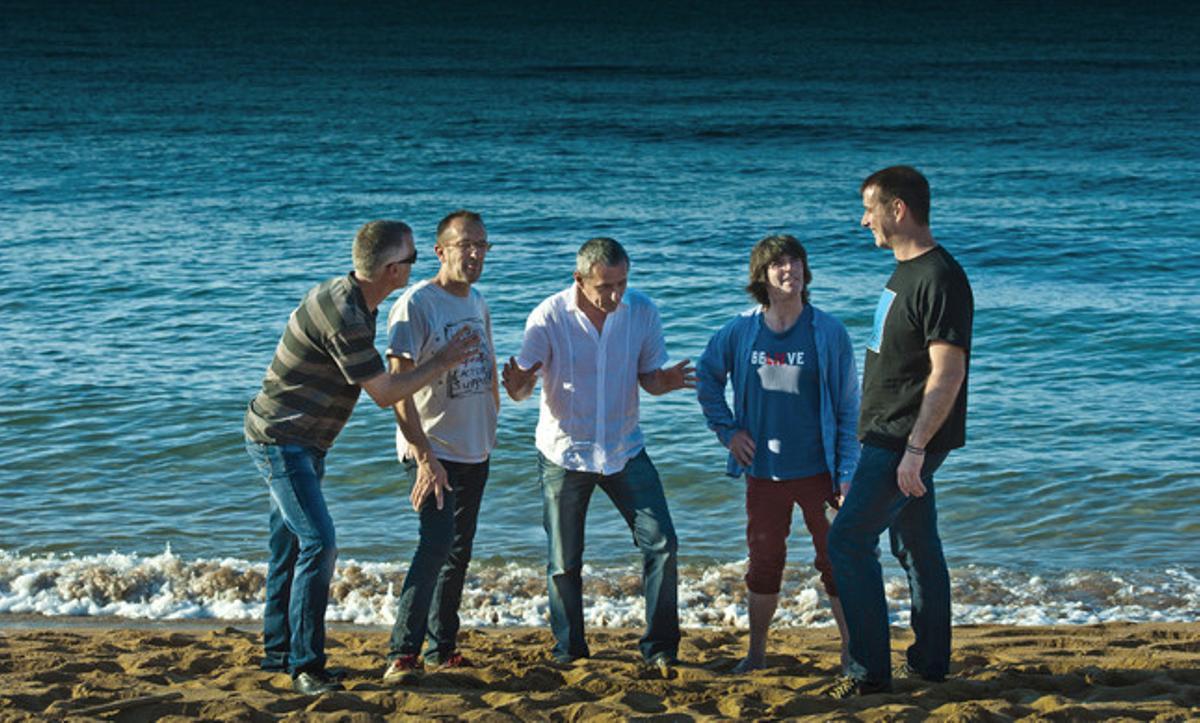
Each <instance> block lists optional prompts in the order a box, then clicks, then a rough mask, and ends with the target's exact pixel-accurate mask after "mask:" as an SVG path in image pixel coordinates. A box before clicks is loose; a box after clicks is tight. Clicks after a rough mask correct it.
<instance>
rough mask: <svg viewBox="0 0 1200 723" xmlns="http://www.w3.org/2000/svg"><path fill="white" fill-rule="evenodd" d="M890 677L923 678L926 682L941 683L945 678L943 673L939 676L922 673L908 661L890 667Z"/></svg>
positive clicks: (898, 678) (904, 678)
mask: <svg viewBox="0 0 1200 723" xmlns="http://www.w3.org/2000/svg"><path fill="white" fill-rule="evenodd" d="M892 677H893V678H895V679H896V680H923V681H925V682H926V683H941V682H943V681H945V680H946V676H944V675H943V676H941V677H936V676H927V675H924V674H922V673H920V672H919V671H918V670H917V669H916V668H914V667H912V666H911V665H909V664H908V663H901V664H899V665H897V666H896V667H895V668H892Z"/></svg>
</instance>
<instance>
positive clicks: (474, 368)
mask: <svg viewBox="0 0 1200 723" xmlns="http://www.w3.org/2000/svg"><path fill="white" fill-rule="evenodd" d="M464 327H466V328H469V329H471V330H472V331H474V332H475V333H476V334H477V335H478V336H479V347H478V349H479V351H478V352H476V353H475V354H474V355H473V356H471V357H470V358H468V359H467V360H466V361H464V362H463V363H462V364H459V365H458V366H456V367H454V368H453V369H451V370H450V371H449V372H448V373H447V374H446V393H447V395H448V396H449V397H450V398H451V399H457V398H459V397H469V396H471V395H473V394H491V392H492V374H494V373H495V370H494V369H493V368H492V362H491V359H492V353H491V349H490V348H488V337H487V329H486V328H485V327H484V325H483V319H480V318H479V317H471V318H470V319H461V320H459V321H453V322H450V323H448V324H446V325H445V326H443V327H442V343H445V342H446V341H447V340H449V339H451V338H453V336H454V335H455V334H457V333H458V332H459V330H460V329H462V328H464Z"/></svg>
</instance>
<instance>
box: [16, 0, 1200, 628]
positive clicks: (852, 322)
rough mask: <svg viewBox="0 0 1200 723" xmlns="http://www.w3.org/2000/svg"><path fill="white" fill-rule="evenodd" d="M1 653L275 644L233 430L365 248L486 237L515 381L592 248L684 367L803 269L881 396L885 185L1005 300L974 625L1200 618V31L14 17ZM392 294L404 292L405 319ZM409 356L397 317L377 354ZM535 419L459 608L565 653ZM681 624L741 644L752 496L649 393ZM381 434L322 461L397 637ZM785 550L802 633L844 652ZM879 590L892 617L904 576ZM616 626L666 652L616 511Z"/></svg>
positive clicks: (939, 11) (964, 606)
mask: <svg viewBox="0 0 1200 723" xmlns="http://www.w3.org/2000/svg"><path fill="white" fill-rule="evenodd" d="M0 13H2V15H0V108H2V109H3V110H2V112H0V280H2V281H0V344H2V349H3V352H2V354H0V500H2V502H0V510H2V511H3V517H4V524H3V525H0V625H3V619H4V617H5V616H8V617H10V618H11V617H12V616H13V615H15V614H22V613H28V614H43V615H50V616H68V615H73V616H100V615H118V616H128V617H148V618H226V619H251V618H254V617H257V616H258V615H259V614H260V612H259V606H260V605H261V596H262V590H261V583H262V574H263V570H264V561H265V559H266V529H267V511H268V499H267V494H266V492H265V488H264V486H263V485H262V483H261V481H260V480H259V479H258V477H257V476H256V473H255V470H254V468H253V466H252V464H251V462H250V460H249V459H248V458H247V456H246V454H245V452H244V450H243V446H242V414H243V410H244V408H245V405H246V403H247V402H248V400H249V399H250V398H251V397H252V396H253V395H254V393H255V392H256V390H257V389H258V386H259V384H260V382H261V379H262V376H263V373H264V371H265V369H266V367H267V364H268V363H269V362H270V360H271V355H272V352H273V350H274V347H275V344H276V342H277V341H278V338H279V335H280V334H281V332H282V330H283V327H284V324H285V322H286V319H287V316H288V314H289V312H290V311H291V310H292V309H293V308H294V307H295V305H296V304H297V303H298V301H299V300H300V298H301V297H302V296H303V295H304V293H305V292H306V291H307V290H308V289H309V288H310V287H311V286H313V285H315V284H317V283H319V282H320V281H322V280H324V279H326V278H329V277H332V276H336V275H340V274H343V273H345V272H347V271H348V270H349V269H350V253H349V249H350V242H351V239H352V237H353V234H354V232H355V230H356V229H357V228H358V227H359V226H360V225H361V224H362V223H364V222H365V221H368V220H371V219H375V218H395V219H402V220H405V221H407V222H408V223H410V224H411V225H412V226H413V227H414V228H415V229H416V237H417V245H418V248H419V250H420V253H421V260H420V261H419V262H418V263H417V265H416V267H415V269H414V272H413V274H414V276H413V278H414V280H416V279H420V278H425V277H428V276H432V275H433V274H434V273H435V272H436V265H435V262H433V261H431V259H433V254H432V245H433V235H434V233H433V232H434V226H435V225H436V223H437V221H438V219H439V218H441V217H442V216H443V215H444V214H446V213H447V212H449V211H451V210H454V209H457V208H469V209H472V210H475V211H478V212H480V213H482V214H483V216H484V219H485V221H486V223H487V226H488V230H489V234H490V237H491V240H492V242H493V243H494V244H495V245H494V248H493V249H492V251H491V252H490V253H489V254H488V257H487V266H486V269H485V271H484V275H483V278H482V279H481V282H480V285H479V288H480V290H481V291H482V292H483V293H484V295H485V296H486V298H487V299H488V302H489V304H490V306H491V309H492V314H493V320H494V326H495V341H496V346H497V351H498V355H499V356H500V358H501V359H507V357H508V356H509V355H510V354H515V353H516V352H517V350H518V348H519V344H520V339H521V333H522V329H523V325H524V321H525V318H526V315H527V314H528V313H529V311H530V310H531V309H532V308H533V307H534V306H535V305H536V304H537V303H538V302H539V301H540V300H541V299H543V298H544V297H546V296H548V295H550V294H552V293H554V292H556V291H558V290H560V289H562V288H565V287H566V286H567V285H568V284H570V283H571V277H570V274H571V270H572V265H573V259H574V253H575V251H576V249H577V248H578V247H579V245H580V244H581V243H582V242H583V241H584V240H586V239H588V238H590V237H592V236H598V235H605V236H612V237H614V238H617V239H618V240H620V241H621V242H622V243H623V244H624V245H625V246H626V248H627V249H628V250H629V252H630V254H631V256H632V259H633V263H632V268H631V277H630V283H631V285H632V286H634V287H636V288H638V289H641V290H642V291H644V292H646V293H647V294H649V295H650V296H651V297H652V298H653V299H654V300H655V301H656V302H657V304H658V306H659V309H660V311H661V314H662V318H663V321H664V324H665V330H666V337H667V346H668V350H669V352H670V354H671V357H672V361H676V360H681V359H684V358H691V359H693V360H695V359H696V358H697V356H698V355H699V353H700V352H701V351H702V350H703V348H704V345H705V343H706V342H707V340H708V338H709V336H710V335H711V334H712V333H713V332H714V331H715V330H716V329H717V328H718V327H719V326H720V325H721V324H722V323H723V322H724V321H725V320H727V319H728V318H730V317H731V316H732V315H734V314H736V313H738V312H739V311H741V310H743V309H745V308H748V307H749V306H750V304H751V300H750V298H749V297H748V296H747V295H746V294H745V292H744V291H743V290H742V288H743V286H744V285H745V282H746V272H747V265H748V257H749V250H750V248H751V246H752V245H753V244H754V242H755V241H757V240H758V239H760V238H761V237H763V236H765V235H767V234H769V233H779V232H783V233H790V234H793V235H795V236H797V237H798V238H799V239H801V240H802V241H803V243H804V244H805V246H806V248H807V250H808V253H809V257H810V261H811V264H812V268H813V275H814V280H813V284H812V301H813V303H814V304H816V305H817V306H819V307H821V308H823V309H825V310H826V311H829V312H831V313H833V314H835V315H836V316H838V317H839V318H840V319H842V320H843V322H844V323H845V324H846V326H847V328H848V329H849V331H850V335H851V337H852V339H853V341H854V344H855V347H856V348H857V349H858V350H859V356H858V363H859V366H860V369H861V364H862V360H863V354H864V353H865V348H866V343H867V338H868V335H869V333H870V324H871V318H872V313H873V311H874V308H875V304H876V302H877V300H878V298H879V294H880V291H881V289H882V287H883V284H884V282H885V281H886V280H887V277H888V276H889V274H890V273H891V269H892V267H893V265H894V260H893V258H892V257H891V255H890V253H888V252H887V251H883V250H880V249H877V248H875V247H874V245H873V243H872V240H871V236H870V234H869V233H868V232H867V231H865V230H863V229H861V228H859V226H858V221H859V218H860V216H861V212H862V208H861V204H860V199H859V196H858V193H857V190H858V184H859V183H860V181H861V180H862V179H863V178H864V177H865V176H866V175H867V174H869V173H870V172H872V171H874V170H877V169H878V168H881V167H883V166H887V165H892V164H895V163H908V164H911V165H915V166H917V167H918V168H920V169H922V170H923V171H924V172H925V173H926V175H927V176H928V177H929V178H930V181H931V184H932V187H933V213H932V219H931V221H932V228H933V232H934V235H935V236H936V238H937V239H938V240H939V241H940V242H941V243H942V244H943V245H945V246H946V247H947V248H948V249H949V250H950V251H951V253H953V254H954V255H955V257H956V258H957V259H958V260H959V262H960V263H961V264H962V266H963V267H964V268H965V269H966V271H967V273H968V274H969V276H970V278H971V281H972V284H973V286H974V293H975V299H976V315H975V340H974V349H973V354H972V369H971V389H970V408H969V418H968V444H967V446H966V447H965V448H963V449H961V450H958V451H956V452H955V453H953V454H952V455H951V456H950V458H949V460H948V461H947V462H946V464H945V465H944V466H943V468H942V471H941V472H940V474H939V477H938V496H939V510H940V522H941V532H942V537H943V539H944V541H945V545H946V554H947V557H948V560H949V563H950V565H951V568H952V578H953V586H954V596H955V608H954V614H955V621H956V622H959V623H970V622H999V623H1008V624H1037V623H1092V622H1097V621H1106V620H1189V621H1195V620H1200V521H1198V518H1197V510H1198V509H1200V452H1198V450H1200V445H1198V444H1197V440H1198V439H1200V332H1198V331H1197V330H1198V329H1200V285H1198V282H1197V279H1200V257H1198V256H1197V254H1196V249H1197V246H1198V244H1200V225H1198V224H1197V220H1198V219H1200V201H1197V193H1196V188H1195V187H1196V180H1197V172H1196V169H1197V168H1200V123H1198V122H1197V119H1198V118H1200V44H1198V43H1196V42H1195V41H1196V39H1197V38H1200V15H1197V14H1196V13H1194V12H1191V11H1189V10H1188V9H1187V8H1186V7H1185V6H1184V5H1182V4H1180V5H1179V6H1178V7H1177V8H1173V7H1172V6H1170V5H1169V4H1165V5H1158V4H1152V5H1151V6H1148V7H1141V6H1139V5H1135V4H1134V3H1125V2H1115V1H1109V2H1098V3H1087V4H1084V3H1037V2H1028V1H1023V2H1016V3H994V4H990V5H987V6H983V5H982V4H971V3H966V4H961V5H960V4H956V3H933V2H928V3H918V4H914V5H911V6H906V7H903V8H902V7H899V6H895V5H883V4H877V3H872V2H865V1H852V2H848V3H843V4H838V5H836V6H835V5H832V4H830V5H828V6H826V5H824V4H818V3H790V2H778V3H762V4H755V5H753V6H742V5H737V6H735V4H728V5H723V4H716V3H708V4H685V3H674V2H668V3H662V4H657V3H656V4H647V5H634V4H617V3H599V4H590V5H586V6H579V7H570V6H567V5H565V4H561V5H560V4H557V3H550V2H542V3H533V2H528V3H516V4H504V3H494V4H493V3H487V4H485V3H465V4H457V3H454V4H445V5H442V4H439V5H437V6H436V9H433V8H431V7H429V6H425V5H423V4H416V3H412V4H404V3H396V4H383V3H379V4H374V3H336V4H335V3H313V4H305V3H298V4H287V5H285V4H276V3H240V4H235V3H229V2H216V3H197V4H190V3H183V2H181V1H179V0H167V1H165V2H155V3H141V4H134V3H119V2H118V3H101V2H94V3H61V4H43V3H39V2H9V3H5V5H4V8H3V10H0ZM388 306H390V300H389V301H388V302H385V304H384V307H383V308H382V314H381V316H382V315H383V314H386V309H387V307H388ZM384 343H385V329H384V323H383V319H382V318H381V320H380V327H379V334H378V338H377V345H378V346H379V347H380V349H381V350H382V348H383V346H384ZM536 418H537V404H536V401H533V400H531V401H527V402H525V403H523V404H514V403H511V402H510V401H509V400H507V399H505V401H504V404H503V407H502V411H501V417H500V435H499V443H498V446H497V448H496V450H495V452H494V455H493V458H492V460H493V461H492V473H491V478H490V480H489V482H488V487H487V492H486V495H485V499H484V504H483V511H482V514H481V517H480V523H479V524H480V526H479V531H478V535H477V539H476V545H475V561H474V563H473V565H472V569H471V577H470V579H469V581H468V593H467V596H466V598H465V601H464V609H463V616H464V619H465V622H466V623H467V624H475V625H525V624H528V625H541V624H544V622H543V621H544V619H545V614H546V607H545V583H544V555H545V535H544V533H543V531H542V528H541V509H540V493H539V489H538V482H537V477H536V472H535V451H534V447H533V430H534V425H535V423H536ZM642 420H643V429H644V431H645V433H646V437H647V449H648V451H649V453H650V455H651V457H652V458H653V459H654V460H655V463H656V464H657V466H658V468H659V471H660V473H661V474H662V477H663V480H664V485H665V487H666V491H667V496H668V500H669V502H670V505H671V507H672V511H673V514H674V517H675V521H676V527H677V528H678V531H679V535H680V548H681V562H682V563H683V566H684V569H683V579H682V580H681V606H682V607H683V608H684V610H683V613H684V621H685V624H688V625H693V626H720V625H736V624H739V623H744V620H745V608H744V600H743V595H744V587H743V584H742V581H741V575H742V574H743V573H744V567H745V556H746V547H745V538H744V523H745V512H744V509H743V483H742V482H741V481H739V480H736V479H732V478H729V477H726V476H725V475H724V473H723V471H724V459H725V450H724V449H723V448H722V447H721V446H720V445H719V444H718V442H717V441H716V439H715V437H714V435H712V433H710V432H709V431H708V430H707V429H706V428H705V426H704V421H703V418H702V416H701V414H700V409H699V406H698V404H697V403H696V401H695V399H694V396H693V395H692V394H690V393H685V392H675V393H672V394H670V395H668V396H665V397H660V398H650V397H647V396H643V400H642ZM393 424H394V423H393V418H392V414H391V412H390V411H381V410H379V409H378V408H376V407H375V406H374V405H373V404H370V402H369V400H366V398H365V397H364V401H363V402H361V403H360V405H359V408H358V410H357V411H356V412H355V414H354V416H353V418H352V419H351V422H350V424H349V425H348V426H347V428H346V430H345V431H344V432H343V434H342V436H341V437H340V438H339V440H338V442H337V444H336V445H335V446H334V448H333V450H332V451H331V452H330V455H329V458H328V475H327V478H326V481H325V493H326V496H327V498H328V500H329V504H330V507H331V510H332V512H333V516H334V520H335V522H336V525H337V529H338V542H339V547H340V550H341V552H340V558H339V569H338V576H337V579H336V580H335V585H334V594H333V601H332V604H331V608H330V613H329V614H330V617H331V619H338V620H349V621H356V622H360V623H371V624H386V623H388V622H390V620H391V615H392V614H393V613H394V592H396V591H398V590H399V583H400V580H401V579H402V578H403V574H404V570H405V568H406V567H407V564H408V560H409V558H410V556H411V554H412V551H413V549H414V546H415V542H416V529H417V518H416V515H415V514H414V513H413V512H412V510H411V509H410V507H409V505H408V501H407V494H408V490H407V483H406V481H405V477H404V474H403V471H402V469H401V467H400V465H399V464H398V463H397V461H396V458H395V449H394V436H393V435H394V430H393ZM801 528H802V522H801V520H800V517H799V515H797V516H796V518H795V521H794V524H793V533H794V534H793V537H792V540H791V543H792V544H791V549H790V558H791V562H790V563H789V568H788V572H787V576H786V584H785V590H784V593H785V602H784V604H783V606H782V607H781V611H780V613H779V615H780V619H781V624H793V625H824V624H829V623H830V621H831V618H830V617H829V616H828V613H827V612H826V608H825V607H824V605H823V604H822V602H821V601H820V599H819V596H818V594H817V592H816V587H815V582H816V576H815V571H814V570H813V569H812V567H811V558H812V551H811V549H809V543H808V541H807V538H806V536H805V535H804V533H803V530H802V529H801ZM882 552H883V559H884V563H885V577H886V579H887V580H888V581H889V582H888V593H889V596H890V598H891V600H892V604H893V607H894V613H895V615H896V620H897V621H898V622H903V621H904V620H905V619H906V615H907V602H906V601H907V593H906V589H905V582H904V578H903V575H902V574H901V572H900V570H899V568H898V567H897V566H896V565H895V564H894V563H892V562H891V561H890V556H889V554H888V551H887V549H886V541H885V545H884V550H883V551H882ZM585 558H586V559H587V561H588V562H589V566H588V568H587V570H586V578H585V585H586V586H587V594H588V605H589V615H590V616H591V617H590V622H591V624H593V625H640V620H641V617H640V616H641V611H640V605H641V603H640V597H639V593H638V579H637V571H638V569H639V567H638V565H639V563H638V560H637V553H636V551H635V549H634V547H633V545H632V542H631V538H630V534H629V532H628V530H627V529H626V528H625V527H624V525H623V523H622V522H621V520H620V518H619V517H618V515H617V514H616V512H615V511H614V509H613V507H612V506H611V504H610V503H609V502H608V500H607V499H605V498H604V497H603V496H602V495H598V496H596V497H595V498H593V502H592V510H591V513H590V521H589V526H588V537H587V551H586V553H585Z"/></svg>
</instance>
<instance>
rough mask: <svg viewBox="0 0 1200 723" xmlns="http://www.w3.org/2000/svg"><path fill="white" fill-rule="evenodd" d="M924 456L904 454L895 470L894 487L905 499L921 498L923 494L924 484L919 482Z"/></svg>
mask: <svg viewBox="0 0 1200 723" xmlns="http://www.w3.org/2000/svg"><path fill="white" fill-rule="evenodd" d="M924 464H925V455H923V454H913V453H912V452H905V453H904V456H903V457H901V458H900V466H899V467H897V468H896V486H897V487H899V488H900V492H901V493H902V494H903V495H904V496H905V497H921V496H924V494H925V483H924V482H922V481H921V467H922V466H924Z"/></svg>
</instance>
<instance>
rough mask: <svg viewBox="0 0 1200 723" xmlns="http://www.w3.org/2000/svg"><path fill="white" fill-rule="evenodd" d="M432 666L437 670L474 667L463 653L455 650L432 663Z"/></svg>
mask: <svg viewBox="0 0 1200 723" xmlns="http://www.w3.org/2000/svg"><path fill="white" fill-rule="evenodd" d="M433 667H435V668H437V669H438V670H442V669H443V668H474V667H475V664H474V663H472V662H471V661H470V660H468V659H467V657H466V656H465V655H463V654H462V653H460V652H458V651H457V650H455V651H454V652H453V653H450V655H448V656H446V657H445V658H444V659H443V660H442V661H441V662H439V663H436V664H434V666H433Z"/></svg>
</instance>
